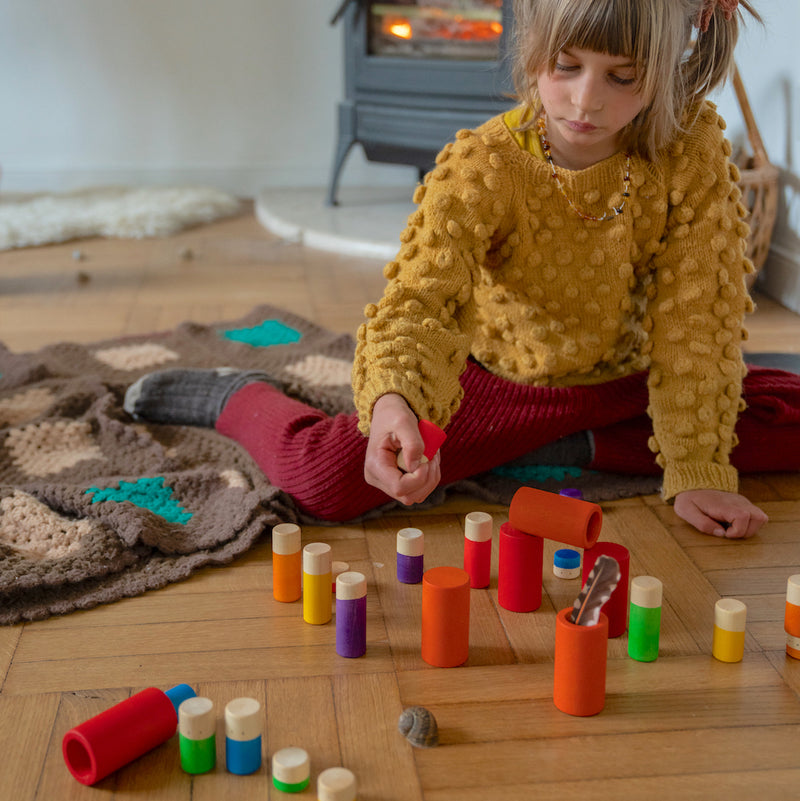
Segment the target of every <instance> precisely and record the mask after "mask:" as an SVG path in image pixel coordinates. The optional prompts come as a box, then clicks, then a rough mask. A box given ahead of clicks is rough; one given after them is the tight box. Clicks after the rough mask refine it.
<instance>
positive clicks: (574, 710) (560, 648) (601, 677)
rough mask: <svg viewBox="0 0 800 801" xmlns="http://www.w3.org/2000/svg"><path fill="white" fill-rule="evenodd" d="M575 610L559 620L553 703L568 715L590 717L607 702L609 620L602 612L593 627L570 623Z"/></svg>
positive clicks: (569, 609)
mask: <svg viewBox="0 0 800 801" xmlns="http://www.w3.org/2000/svg"><path fill="white" fill-rule="evenodd" d="M571 613H572V607H569V608H568V609H562V610H561V611H560V612H559V613H558V615H557V617H556V652H555V665H554V673H553V701H554V703H555V705H556V706H557V707H558V709H560V710H561V711H562V712H566V713H567V714H568V715H576V716H579V717H588V716H590V715H596V714H597V713H598V712H600V711H601V710H602V709H603V707H604V706H605V703H606V663H607V658H608V618H607V617H606V616H605V615H604V614H603V613H602V612H601V613H600V621H599V622H598V623H596V624H595V625H594V626H576V625H575V624H574V623H572V622H570V620H569V615H570V614H571Z"/></svg>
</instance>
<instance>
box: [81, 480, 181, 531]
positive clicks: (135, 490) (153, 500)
mask: <svg viewBox="0 0 800 801" xmlns="http://www.w3.org/2000/svg"><path fill="white" fill-rule="evenodd" d="M90 493H94V495H93V497H92V503H100V502H101V501H116V502H118V503H123V502H124V501H128V502H129V503H132V504H133V505H134V506H138V507H139V508H140V509H149V510H150V511H151V512H153V513H154V514H157V515H158V516H159V517H163V518H164V520H166V521H167V522H168V523H180V524H181V525H182V526H185V525H186V524H187V523H188V522H189V521H190V520H191V519H192V513H191V512H187V511H186V510H185V509H183V508H182V507H181V505H180V504H179V503H178V502H177V501H176V500H175V498H174V490H173V489H172V487H170V486H167V485H166V484H165V482H164V479H163V478H161V477H158V476H157V477H155V478H139V479H137V480H136V481H120V482H119V487H118V488H116V489H114V488H113V487H108V488H106V489H99V488H98V487H89V489H87V490H86V493H85V494H86V495H89V494H90Z"/></svg>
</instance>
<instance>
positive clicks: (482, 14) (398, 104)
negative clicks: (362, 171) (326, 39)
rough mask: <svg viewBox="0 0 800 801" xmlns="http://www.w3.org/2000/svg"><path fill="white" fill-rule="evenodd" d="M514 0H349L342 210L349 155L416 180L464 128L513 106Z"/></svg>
mask: <svg viewBox="0 0 800 801" xmlns="http://www.w3.org/2000/svg"><path fill="white" fill-rule="evenodd" d="M511 2H512V0H438V2H437V1H435V0H394V1H393V2H392V1H389V2H386V0H381V2H374V1H373V0H344V2H343V3H342V5H341V7H340V8H339V11H338V12H337V14H336V16H335V17H334V18H333V20H332V23H337V22H339V21H341V22H342V23H343V27H344V53H345V99H344V100H343V101H342V102H341V103H339V105H338V140H337V145H336V152H335V154H334V160H333V170H332V174H331V179H330V184H329V186H328V197H327V203H328V205H335V204H336V194H337V189H338V185H339V178H340V175H341V171H342V168H343V166H344V163H345V160H346V158H347V154H348V153H349V152H350V150H351V148H352V147H353V145H355V144H356V143H358V144H360V145H361V146H362V147H363V149H364V153H365V155H366V157H367V159H368V160H369V161H375V162H383V163H389V164H408V165H411V166H414V167H416V168H417V169H418V170H419V171H420V174H422V173H424V172H425V171H427V170H428V169H430V167H431V165H432V164H433V162H434V159H435V157H436V154H437V153H438V152H439V151H440V150H441V148H442V147H443V145H444V144H445V143H446V142H447V141H448V140H450V139H452V138H453V135H454V134H455V132H456V131H457V130H458V129H460V128H472V127H475V126H476V125H479V124H480V123H481V122H483V121H484V120H486V119H487V118H489V117H491V116H492V115H494V114H497V113H499V112H500V111H503V110H504V109H506V108H508V107H509V106H510V105H511V101H510V99H509V94H510V92H511V90H512V86H511V77H510V65H509V61H508V58H507V51H508V42H509V35H510V30H511V20H512V11H511Z"/></svg>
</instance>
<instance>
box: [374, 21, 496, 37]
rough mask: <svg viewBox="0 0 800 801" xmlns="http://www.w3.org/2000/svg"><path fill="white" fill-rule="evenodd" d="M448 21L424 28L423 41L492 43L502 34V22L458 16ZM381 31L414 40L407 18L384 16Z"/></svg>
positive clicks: (412, 30)
mask: <svg viewBox="0 0 800 801" xmlns="http://www.w3.org/2000/svg"><path fill="white" fill-rule="evenodd" d="M449 23H455V25H454V26H453V25H451V24H448V20H445V21H444V22H441V23H438V24H437V23H434V24H429V25H428V26H426V29H425V33H424V34H423V38H425V39H433V38H437V37H438V38H440V39H449V40H461V41H472V42H479V41H492V40H494V39H498V38H499V37H500V35H501V34H502V33H503V24H502V22H494V21H488V20H468V19H465V18H464V17H463V16H461V15H460V14H454V15H453V16H452V17H450V18H449ZM381 30H382V32H383V33H384V34H385V35H389V36H394V37H395V38H397V39H404V40H406V41H408V40H410V39H413V38H414V29H413V28H412V25H411V20H410V19H409V18H408V17H400V16H395V15H392V16H389V15H387V16H384V17H383V19H382V20H381Z"/></svg>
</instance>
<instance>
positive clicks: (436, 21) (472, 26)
mask: <svg viewBox="0 0 800 801" xmlns="http://www.w3.org/2000/svg"><path fill="white" fill-rule="evenodd" d="M502 14H503V2H502V0H449V1H448V0H441V2H438V3H432V2H425V0H416V2H412V3H409V2H405V3H402V2H399V3H373V4H371V5H370V45H371V46H370V52H371V53H372V54H373V55H385V56H406V57H411V58H459V59H495V58H497V54H498V50H499V42H500V36H501V35H502V33H503V22H502Z"/></svg>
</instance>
